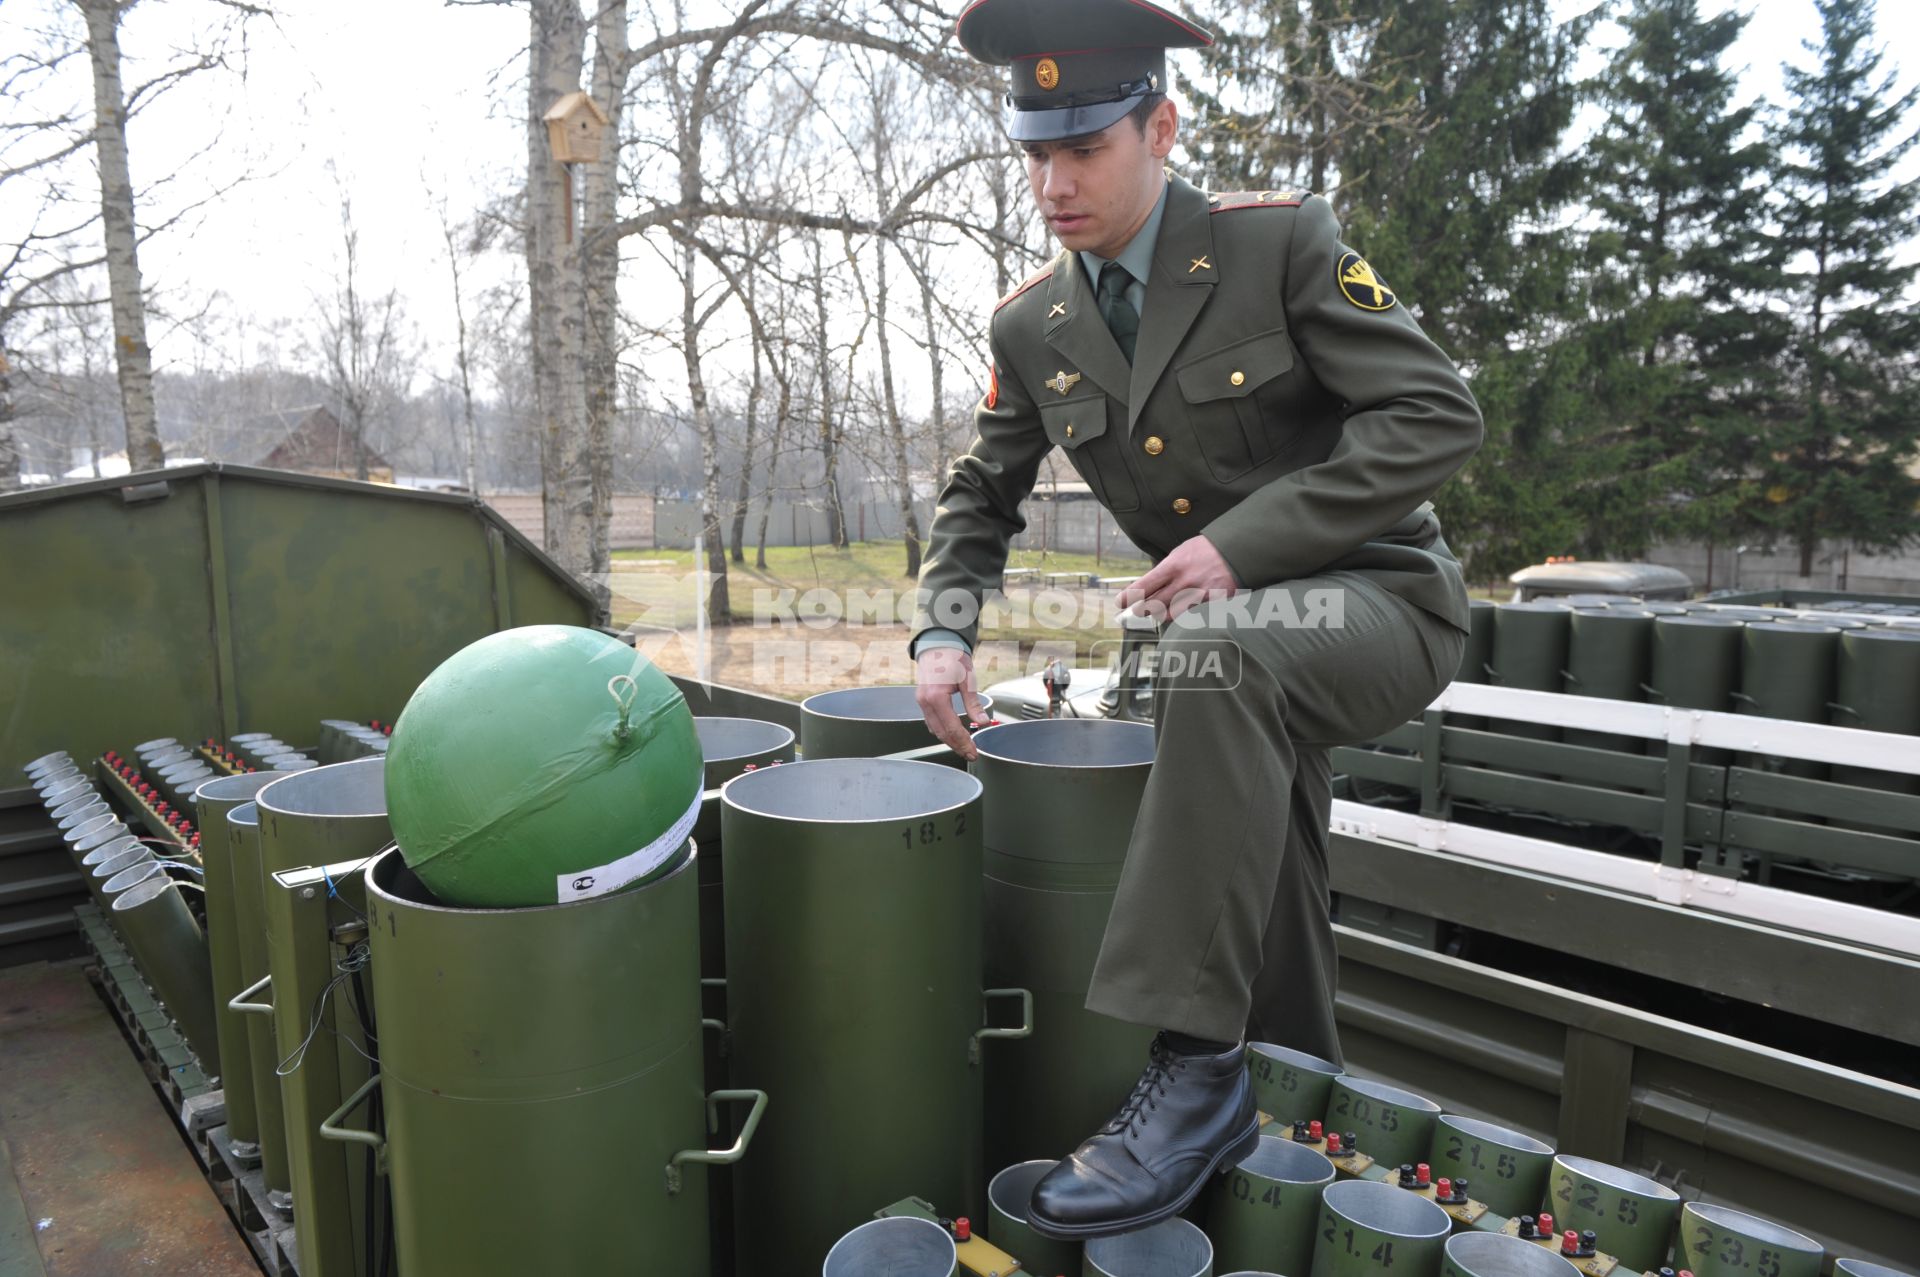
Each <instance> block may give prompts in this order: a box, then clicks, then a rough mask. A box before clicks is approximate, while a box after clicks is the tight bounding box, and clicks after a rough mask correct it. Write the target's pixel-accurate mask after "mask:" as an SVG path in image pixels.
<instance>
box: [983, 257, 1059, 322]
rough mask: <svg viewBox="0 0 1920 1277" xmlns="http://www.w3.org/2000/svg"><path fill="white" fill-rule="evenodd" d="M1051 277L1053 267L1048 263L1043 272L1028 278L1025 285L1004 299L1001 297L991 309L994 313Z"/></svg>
mask: <svg viewBox="0 0 1920 1277" xmlns="http://www.w3.org/2000/svg"><path fill="white" fill-rule="evenodd" d="M1052 277H1053V265H1052V264H1051V263H1049V264H1048V265H1047V267H1046V268H1045V269H1044V270H1042V271H1040V272H1039V273H1038V274H1035V275H1033V276H1030V277H1029V278H1028V279H1027V281H1026V282H1025V283H1023V284H1021V285H1020V287H1018V288H1016V289H1014V290H1013V291H1012V292H1010V293H1008V294H1007V295H1006V296H1005V297H1002V298H1001V299H1000V300H999V301H997V302H995V303H994V305H993V308H994V309H995V310H996V311H997V310H999V309H1000V308H1001V307H1003V306H1005V305H1006V304H1007V303H1008V302H1010V301H1012V300H1013V299H1014V298H1016V297H1018V296H1019V295H1020V294H1021V293H1024V292H1026V291H1027V290H1028V289H1029V288H1032V287H1033V286H1034V285H1035V284H1039V283H1044V282H1045V281H1046V280H1048V279H1051V278H1052Z"/></svg>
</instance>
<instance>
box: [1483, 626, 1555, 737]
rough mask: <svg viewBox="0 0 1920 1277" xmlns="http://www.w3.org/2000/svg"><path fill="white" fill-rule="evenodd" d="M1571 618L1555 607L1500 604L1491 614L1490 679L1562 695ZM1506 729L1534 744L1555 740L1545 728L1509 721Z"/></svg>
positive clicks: (1545, 725) (1551, 729) (1534, 724)
mask: <svg viewBox="0 0 1920 1277" xmlns="http://www.w3.org/2000/svg"><path fill="white" fill-rule="evenodd" d="M1572 622H1573V613H1572V612H1570V611H1568V609H1567V608H1566V607H1565V606H1563V605H1562V604H1559V603H1550V602H1545V601H1540V602H1534V603H1503V604H1501V605H1500V606H1499V607H1497V608H1495V609H1494V614H1493V661H1492V665H1493V677H1492V679H1491V681H1492V682H1493V683H1494V684H1495V685H1496V686H1499V687H1518V688H1522V689H1525V690H1527V691H1532V692H1561V691H1565V690H1566V675H1565V673H1564V671H1565V670H1566V668H1567V640H1568V636H1569V635H1570V634H1571V633H1572V628H1573V625H1572ZM1504 730H1505V731H1506V732H1508V733H1509V734H1510V735H1514V736H1528V737H1532V738H1533V739H1535V740H1559V739H1560V729H1559V728H1558V727H1553V726H1550V725H1548V724H1545V723H1518V722H1511V723H1507V724H1505V725H1504Z"/></svg>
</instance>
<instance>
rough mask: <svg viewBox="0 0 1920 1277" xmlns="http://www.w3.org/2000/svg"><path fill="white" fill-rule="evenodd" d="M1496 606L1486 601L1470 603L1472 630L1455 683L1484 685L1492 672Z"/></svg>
mask: <svg viewBox="0 0 1920 1277" xmlns="http://www.w3.org/2000/svg"><path fill="white" fill-rule="evenodd" d="M1494 611H1495V607H1494V604H1492V603H1491V602H1489V601H1488V600H1486V599H1471V600H1469V601H1468V612H1467V617H1468V622H1469V624H1470V625H1471V626H1472V629H1471V630H1470V631H1469V632H1468V634H1467V646H1466V650H1465V651H1463V652H1462V653H1461V654H1460V671H1459V673H1457V674H1455V675H1454V676H1453V677H1454V681H1455V682H1460V683H1484V682H1486V681H1487V680H1488V679H1489V678H1490V677H1492V672H1491V670H1490V669H1489V668H1488V667H1489V666H1491V665H1492V664H1493V626H1494V616H1493V614H1494Z"/></svg>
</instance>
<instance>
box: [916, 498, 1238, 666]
mask: <svg viewBox="0 0 1920 1277" xmlns="http://www.w3.org/2000/svg"><path fill="white" fill-rule="evenodd" d="M1239 592H1240V584H1239V582H1237V581H1235V580H1234V579H1233V569H1232V568H1230V567H1228V566H1227V561H1226V560H1225V559H1223V558H1221V557H1220V551H1219V550H1217V549H1215V548H1214V544H1213V542H1211V541H1209V540H1207V538H1206V537H1205V536H1197V537H1192V538H1190V539H1188V540H1186V541H1182V542H1181V543H1180V544H1179V545H1178V546H1177V547H1176V548H1175V549H1174V551H1173V553H1172V554H1169V555H1168V556H1167V557H1166V558H1164V559H1162V560H1160V562H1159V563H1158V564H1156V565H1155V566H1154V567H1153V568H1151V569H1150V570H1148V572H1147V573H1146V574H1145V575H1144V576H1142V577H1141V578H1140V579H1139V580H1138V581H1135V582H1134V583H1133V584H1132V585H1130V586H1128V587H1127V588H1126V589H1124V590H1122V591H1121V592H1120V600H1119V601H1120V607H1121V609H1122V610H1123V611H1128V612H1132V613H1133V614H1134V615H1135V616H1152V617H1154V618H1155V619H1156V620H1162V621H1171V620H1172V619H1173V618H1174V617H1176V616H1178V615H1180V614H1181V613H1182V612H1184V611H1186V610H1187V609H1188V608H1190V607H1192V606H1194V605H1195V604H1196V603H1206V602H1210V601H1211V600H1214V599H1225V598H1231V597H1233V596H1234V595H1235V594H1237V593H1239ZM923 703H924V702H923Z"/></svg>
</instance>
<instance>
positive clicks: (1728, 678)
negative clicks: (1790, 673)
mask: <svg viewBox="0 0 1920 1277" xmlns="http://www.w3.org/2000/svg"><path fill="white" fill-rule="evenodd" d="M1746 628H1747V623H1746V622H1745V621H1742V620H1741V619H1740V618H1738V617H1734V616H1716V615H1711V614H1708V613H1695V614H1692V615H1688V616H1656V617H1655V618H1654V621H1653V642H1652V663H1651V666H1650V673H1649V675H1648V680H1647V699H1648V700H1649V701H1652V702H1653V703H1654V704H1656V705H1670V706H1672V707H1673V708H1675V709H1704V710H1712V711H1714V712H1715V713H1719V714H1729V713H1732V712H1733V710H1734V709H1735V708H1736V707H1735V704H1734V693H1735V692H1737V691H1738V690H1739V689H1740V649H1741V645H1742V640H1741V636H1742V635H1743V634H1745V633H1746ZM1646 749H1647V752H1648V753H1650V754H1662V755H1664V754H1665V753H1666V752H1667V743H1666V742H1665V741H1663V740H1652V741H1648V742H1647V743H1646ZM1696 754H1697V757H1699V759H1700V760H1701V761H1702V762H1707V761H1712V762H1714V763H1717V764H1718V763H1724V762H1725V761H1726V760H1727V759H1728V758H1730V757H1732V755H1731V753H1730V752H1728V751H1727V750H1720V749H1714V750H1700V751H1696Z"/></svg>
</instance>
